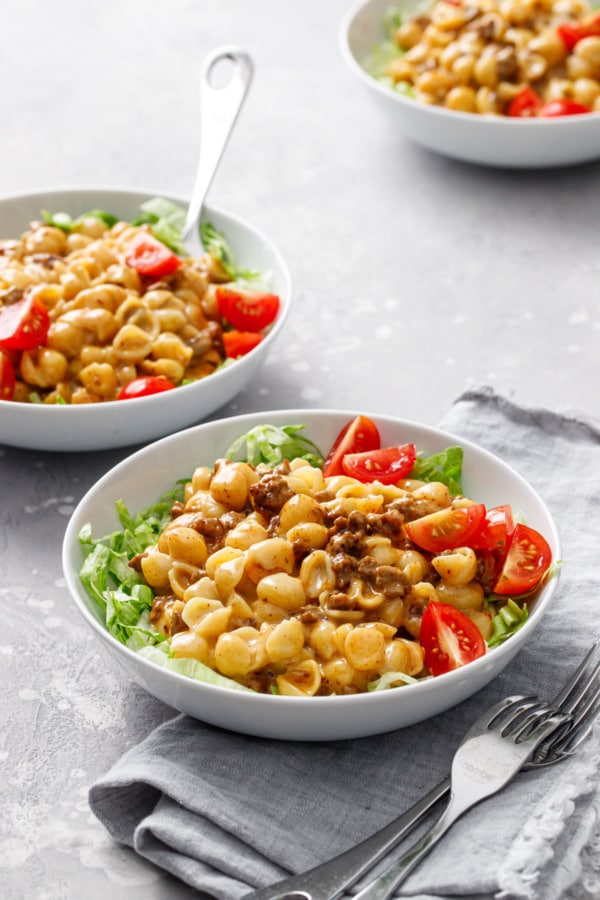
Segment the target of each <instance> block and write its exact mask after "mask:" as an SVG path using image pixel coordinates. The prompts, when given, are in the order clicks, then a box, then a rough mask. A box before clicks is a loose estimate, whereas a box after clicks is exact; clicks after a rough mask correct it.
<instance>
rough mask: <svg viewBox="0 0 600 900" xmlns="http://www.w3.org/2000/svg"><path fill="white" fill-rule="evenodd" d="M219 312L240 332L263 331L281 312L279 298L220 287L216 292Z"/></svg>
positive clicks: (259, 292)
mask: <svg viewBox="0 0 600 900" xmlns="http://www.w3.org/2000/svg"><path fill="white" fill-rule="evenodd" d="M216 297H217V303H218V305H219V312H220V313H221V315H222V316H223V318H224V319H227V321H228V322H229V324H230V325H232V326H233V327H234V328H238V329H239V330H240V331H262V330H263V328H266V327H267V325H270V324H271V322H273V321H274V319H275V317H276V316H277V313H278V312H279V297H278V296H277V295H276V294H265V293H263V292H261V291H247V290H240V289H238V288H232V287H228V286H226V285H220V286H219V287H218V288H217V290H216Z"/></svg>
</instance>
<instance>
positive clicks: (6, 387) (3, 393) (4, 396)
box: [0, 350, 15, 400]
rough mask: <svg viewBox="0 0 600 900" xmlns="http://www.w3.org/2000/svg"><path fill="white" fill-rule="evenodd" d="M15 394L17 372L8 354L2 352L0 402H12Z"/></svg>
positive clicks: (0, 357) (0, 361)
mask: <svg viewBox="0 0 600 900" xmlns="http://www.w3.org/2000/svg"><path fill="white" fill-rule="evenodd" d="M14 393H15V370H14V368H13V364H12V363H11V361H10V359H9V358H8V354H6V353H3V352H2V350H0V400H12V398H13V396H14Z"/></svg>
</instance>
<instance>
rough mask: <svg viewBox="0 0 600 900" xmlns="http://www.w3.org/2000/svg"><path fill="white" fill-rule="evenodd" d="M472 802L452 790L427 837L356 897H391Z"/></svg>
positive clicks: (372, 899) (378, 899) (379, 899)
mask: <svg viewBox="0 0 600 900" xmlns="http://www.w3.org/2000/svg"><path fill="white" fill-rule="evenodd" d="M471 805H472V804H471V803H468V802H467V803H464V802H462V803H460V802H457V800H456V797H455V795H454V794H451V796H450V802H449V804H448V806H447V807H446V809H445V810H444V812H443V813H442V814H441V816H440V817H439V819H437V821H436V822H434V824H433V825H432V826H431V828H430V829H429V830H428V831H426V832H425V834H424V835H423V837H422V838H420V840H418V841H417V843H416V844H414V845H413V846H412V847H411V848H410V850H408V851H407V852H406V853H405V854H404V856H402V857H401V858H400V859H399V860H398V861H397V862H395V863H392V865H391V866H388V868H387V869H385V870H384V871H383V872H382V873H381V875H379V877H378V878H375V879H374V880H373V881H370V882H369V884H367V886H366V887H364V888H363V889H362V891H359V892H358V894H355V895H354V898H353V900H388V898H389V897H392V896H393V895H394V894H395V892H396V888H397V887H398V886H399V885H401V884H402V882H403V881H404V880H405V879H406V878H408V876H409V875H410V873H411V872H412V870H413V869H414V868H416V866H418V864H419V863H420V862H421V860H422V859H423V857H424V856H426V855H427V854H428V853H429V851H430V850H432V849H433V847H434V846H435V845H436V844H437V842H438V841H439V840H440V838H442V837H443V836H444V835H445V834H446V832H447V831H448V829H449V828H450V827H451V826H452V825H453V824H454V822H456V820H457V819H458V818H459V816H462V814H463V813H464V812H466V810H467V809H468V808H469V806H471Z"/></svg>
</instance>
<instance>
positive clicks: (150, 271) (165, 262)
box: [126, 234, 181, 278]
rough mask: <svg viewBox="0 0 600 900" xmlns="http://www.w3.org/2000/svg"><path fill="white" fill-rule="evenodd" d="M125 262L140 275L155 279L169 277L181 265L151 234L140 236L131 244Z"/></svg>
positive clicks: (177, 258)
mask: <svg viewBox="0 0 600 900" xmlns="http://www.w3.org/2000/svg"><path fill="white" fill-rule="evenodd" d="M126 262H127V265H128V266H129V268H130V269H135V270H136V272H139V273H140V275H150V276H152V277H155V278H162V277H163V276H164V275H171V274H172V273H173V272H175V270H176V269H178V268H179V266H180V265H181V260H180V259H179V257H178V256H176V255H175V254H174V253H173V252H172V251H171V250H169V248H168V247H166V246H165V245H164V244H162V243H161V242H160V241H157V240H156V238H155V237H152V235H151V234H140V235H138V236H137V237H136V238H135V239H134V240H133V241H132V242H131V245H130V247H129V253H128V255H127V258H126Z"/></svg>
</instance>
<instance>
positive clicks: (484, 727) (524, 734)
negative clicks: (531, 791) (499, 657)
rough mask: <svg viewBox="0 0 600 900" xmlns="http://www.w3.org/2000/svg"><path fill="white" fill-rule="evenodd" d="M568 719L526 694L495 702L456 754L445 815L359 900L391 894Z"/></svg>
mask: <svg viewBox="0 0 600 900" xmlns="http://www.w3.org/2000/svg"><path fill="white" fill-rule="evenodd" d="M567 722H568V715H567V714H564V713H556V714H553V711H552V709H551V708H550V707H549V706H547V705H546V704H545V703H534V702H532V701H531V700H528V699H525V700H523V699H521V698H518V697H517V698H511V697H509V698H508V699H507V700H503V701H501V702H500V703H498V704H497V705H496V706H495V707H492V709H491V710H490V712H489V713H488V716H487V717H486V716H484V717H482V718H481V719H479V720H478V721H477V722H476V723H475V724H474V725H473V726H472V727H471V728H470V729H469V731H468V732H467V734H466V736H465V737H464V739H463V741H462V743H461V745H460V747H459V748H458V750H457V751H456V753H455V754H454V759H453V760H452V771H451V774H450V784H451V787H450V799H449V801H448V804H447V806H446V808H445V810H444V812H443V813H442V815H441V816H440V817H439V819H438V820H437V822H435V824H434V825H433V826H432V827H431V828H430V829H429V830H428V831H427V832H426V833H425V834H424V835H423V837H422V838H421V839H420V840H419V841H417V843H416V844H415V845H414V846H413V847H411V849H410V850H409V851H408V852H407V853H405V854H404V856H402V858H401V859H399V860H398V861H397V862H395V863H393V864H392V865H391V866H389V867H388V868H387V869H386V870H385V871H384V872H383V873H382V874H381V875H379V876H378V877H377V878H375V879H374V881H371V882H370V883H369V884H368V885H367V886H366V887H365V888H363V889H362V890H361V891H359V893H358V894H356V900H388V898H389V897H391V896H392V894H393V893H394V892H395V890H396V888H397V887H398V885H400V884H401V883H402V882H403V881H404V880H405V879H406V878H407V877H408V875H409V874H410V873H411V872H412V871H413V869H414V868H415V867H416V866H418V865H419V863H420V862H421V860H422V859H423V858H424V857H425V856H426V855H427V854H428V853H429V852H430V850H431V849H432V848H433V847H434V846H435V845H436V844H437V842H438V841H439V840H440V839H441V838H442V837H443V836H444V835H445V834H446V832H447V831H448V830H449V829H450V828H451V827H452V825H453V824H454V823H455V822H456V820H457V819H459V818H460V817H461V816H462V815H463V814H464V813H465V812H466V811H467V810H468V809H471V807H473V806H475V805H476V804H477V803H479V802H480V801H481V800H485V799H486V797H491V796H492V795H493V794H496V793H497V792H498V791H499V790H501V788H503V787H504V786H505V785H506V784H508V782H509V781H510V780H511V779H512V778H513V776H514V775H516V774H517V772H518V771H519V769H520V768H521V766H522V765H523V764H524V763H525V762H526V761H527V759H528V758H529V756H531V754H532V753H533V752H534V750H535V749H536V747H538V746H539V745H540V743H541V742H542V741H543V740H545V739H546V738H547V737H548V736H549V735H551V734H554V733H555V732H556V729H557V727H559V726H561V725H563V724H565V723H567Z"/></svg>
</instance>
